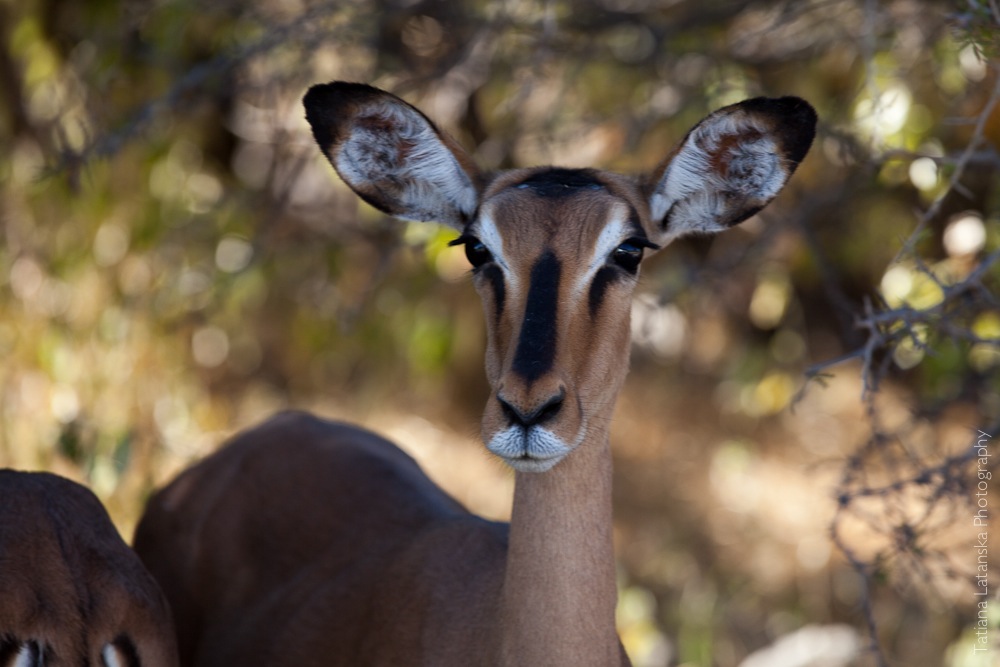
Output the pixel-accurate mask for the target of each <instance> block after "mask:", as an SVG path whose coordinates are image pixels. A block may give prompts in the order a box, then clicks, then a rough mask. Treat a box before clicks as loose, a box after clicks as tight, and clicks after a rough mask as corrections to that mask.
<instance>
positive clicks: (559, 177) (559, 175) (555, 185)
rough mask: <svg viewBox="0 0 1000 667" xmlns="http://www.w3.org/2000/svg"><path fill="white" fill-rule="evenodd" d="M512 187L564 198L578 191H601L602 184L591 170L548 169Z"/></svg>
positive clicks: (540, 194) (537, 172)
mask: <svg viewBox="0 0 1000 667" xmlns="http://www.w3.org/2000/svg"><path fill="white" fill-rule="evenodd" d="M514 187H515V188H518V189H519V190H524V189H530V190H531V191H532V192H534V193H535V194H536V195H539V196H541V197H566V196H569V195H574V194H576V193H577V192H579V191H580V190H602V189H604V183H602V182H601V180H600V179H599V178H598V177H597V172H595V171H594V170H593V169H563V168H561V167H549V168H548V169H543V170H541V171H536V172H535V173H534V174H532V175H531V176H528V177H527V178H525V179H524V180H523V181H521V182H520V183H517V184H516V185H514Z"/></svg>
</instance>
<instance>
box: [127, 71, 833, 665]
mask: <svg viewBox="0 0 1000 667" xmlns="http://www.w3.org/2000/svg"><path fill="white" fill-rule="evenodd" d="M304 102H305V108H306V117H307V119H308V121H309V123H310V125H311V127H312V131H313V134H314V136H315V138H316V140H317V143H318V144H319V147H320V149H321V150H322V151H323V153H324V154H325V155H326V157H327V158H328V159H329V160H330V162H331V164H332V165H333V166H334V168H335V169H336V171H337V172H338V173H339V174H340V176H341V178H343V180H344V181H345V182H346V183H347V185H348V186H350V187H351V188H352V189H353V190H354V191H355V192H356V193H357V194H358V195H359V196H360V197H362V198H363V199H365V200H366V201H368V202H369V203H371V204H372V205H374V206H375V207H377V208H379V209H381V210H382V211H385V212H386V213H388V214H390V215H393V216H396V217H398V218H402V219H406V220H420V221H437V222H440V223H442V224H445V225H449V226H451V227H453V228H454V229H455V230H457V231H458V233H459V234H460V236H459V237H458V239H456V244H458V245H462V246H464V248H465V252H466V255H467V257H468V258H469V261H470V262H471V264H472V266H473V270H472V273H473V283H474V285H475V287H476V290H477V291H478V292H479V294H480V296H481V297H482V301H483V308H484V317H485V319H486V323H487V332H488V340H487V350H486V375H487V379H488V380H489V383H490V386H491V388H492V393H491V396H490V398H489V400H488V402H487V405H486V408H485V411H484V415H483V422H482V435H483V440H484V442H485V444H486V447H487V448H488V449H489V451H490V452H492V453H493V454H494V455H496V456H497V457H499V458H500V459H501V460H503V461H504V462H505V463H506V464H508V465H509V466H510V467H511V468H512V469H513V470H514V471H515V476H516V477H515V490H514V504H513V510H512V515H511V516H512V518H511V522H510V525H509V526H507V525H505V524H497V523H491V522H488V521H485V520H483V519H480V518H478V517H476V516H473V515H471V514H470V513H468V512H467V511H466V510H465V509H464V508H462V507H461V506H460V505H459V504H458V503H456V502H455V501H454V500H452V499H451V498H449V497H448V496H447V495H446V494H445V493H444V492H442V491H441V490H440V489H439V488H438V487H437V486H435V485H434V484H433V483H432V482H431V481H430V480H429V479H428V478H427V477H426V476H425V475H424V474H423V473H422V472H421V471H420V469H419V468H418V466H417V465H416V464H415V463H414V461H413V460H412V459H410V458H409V457H408V456H407V455H405V454H403V453H402V452H401V451H400V450H399V449H398V448H396V447H395V446H394V445H392V444H391V443H389V442H387V441H385V440H383V439H382V438H379V437H378V436H376V435H373V434H372V433H369V432H367V431H364V430H361V429H358V428H356V427H352V426H348V425H345V424H337V423H330V422H325V421H321V420H319V419H316V418H314V417H311V416H309V415H305V414H301V413H289V414H284V415H280V416H278V417H276V418H274V419H272V420H270V421H268V422H267V423H265V424H263V425H262V426H260V427H258V428H256V429H253V430H251V431H248V432H246V433H243V434H241V435H239V436H237V437H236V438H235V439H234V440H233V441H232V442H230V443H229V444H228V445H226V446H225V447H224V448H222V449H221V450H220V451H219V452H217V453H216V454H214V455H212V456H210V457H208V458H207V459H206V460H205V461H203V462H201V463H199V464H198V465H196V466H194V467H193V468H192V469H190V470H188V471H187V472H185V473H183V474H182V475H181V476H180V477H179V478H178V479H177V480H175V481H174V482H173V483H172V484H171V485H169V486H168V487H167V488H165V489H164V490H163V491H161V492H160V493H159V494H157V495H156V496H155V497H154V498H153V499H152V500H151V502H150V504H149V507H148V509H147V512H146V515H145V516H144V518H143V520H142V522H141V525H140V527H139V530H138V532H137V537H136V548H137V550H138V551H139V553H140V555H141V556H142V558H143V560H144V561H145V562H146V564H147V565H148V566H149V568H150V570H151V571H152V572H153V574H154V575H155V576H156V577H157V579H158V580H159V581H160V583H161V585H162V586H163V588H164V590H165V592H166V595H167V597H168V598H169V599H170V602H171V604H172V606H173V609H174V613H175V616H176V618H177V625H178V634H179V639H180V652H181V660H182V664H184V665H203V666H206V667H207V666H209V665H212V666H221V665H247V664H254V665H317V666H318V665H344V666H347V665H351V666H356V665H435V666H445V667H447V666H451V665H454V666H462V667H466V666H470V665H509V666H511V667H513V666H517V667H534V666H543V665H558V666H566V667H586V666H594V667H598V666H600V667H607V666H608V665H619V664H627V662H628V659H627V657H626V656H625V654H624V651H623V650H622V648H621V645H620V643H619V641H618V638H617V635H616V633H615V625H614V612H615V603H616V591H615V563H614V553H613V547H612V535H611V532H612V516H611V453H610V447H609V440H608V428H609V423H610V419H611V413H612V410H613V407H614V403H615V399H616V397H617V394H618V392H619V390H620V388H621V384H622V382H623V381H624V378H625V375H626V371H627V368H628V356H629V312H630V305H631V297H632V293H633V290H634V289H635V285H636V282H637V278H638V273H639V265H640V262H641V260H642V259H643V256H644V255H645V254H647V253H648V252H650V251H655V250H657V249H659V248H661V247H663V246H664V245H666V244H667V243H669V242H670V241H672V240H673V239H675V238H678V237H680V236H683V235H686V234H691V233H699V234H709V233H715V232H719V231H723V230H725V229H727V228H729V227H731V226H733V225H735V224H738V223H739V222H742V221H743V220H745V219H746V218H748V217H749V216H751V215H753V214H754V213H756V212H757V211H759V210H760V209H761V208H762V207H763V206H765V205H766V204H767V203H768V202H769V201H771V199H773V198H774V197H775V196H776V195H777V194H778V192H779V191H780V190H781V188H782V187H783V186H784V185H785V183H786V182H787V180H788V178H789V177H790V176H791V174H792V172H793V171H794V170H795V168H796V166H797V165H798V163H799V162H800V161H801V160H802V158H803V157H804V156H805V154H806V152H807V151H808V149H809V146H810V144H811V142H812V138H813V134H814V127H815V121H816V117H815V113H814V112H813V110H812V108H811V107H809V105H808V104H806V103H805V102H803V101H802V100H799V99H797V98H780V99H764V98H757V99H753V100H747V101H745V102H742V103H740V104H736V105H732V106H730V107H726V108H724V109H721V110H719V111H717V112H715V113H714V114H712V115H710V116H709V117H708V118H706V119H705V120H704V121H702V122H701V123H700V124H698V125H697V126H696V127H695V128H694V129H692V130H691V132H690V133H689V134H688V135H687V137H686V138H685V139H684V141H683V142H681V144H680V146H679V147H678V148H677V149H676V150H675V151H673V152H672V153H671V154H670V155H668V156H667V158H666V159H665V160H664V161H663V162H662V163H661V164H660V165H659V166H658V167H657V168H656V169H654V170H653V171H652V172H651V173H649V174H647V175H644V176H642V177H638V178H632V177H626V176H622V175H619V174H614V173H611V172H606V171H599V170H593V169H560V168H552V167H536V168H531V169H518V170H511V171H504V172H499V173H494V174H484V173H481V172H480V171H478V170H477V169H476V167H475V166H474V164H473V162H472V160H471V159H470V158H469V156H468V155H466V153H465V152H464V151H462V149H461V148H459V147H458V145H457V144H456V143H455V142H454V141H453V140H452V139H451V138H450V137H448V136H447V135H445V134H444V133H442V132H441V131H440V130H439V129H438V128H437V127H436V126H435V125H434V124H433V123H432V122H431V121H430V120H428V119H427V118H426V117H425V116H424V115H423V114H422V113H421V112H420V111H418V110H417V109H415V108H414V107H412V106H410V105H409V104H407V103H406V102H404V101H403V100H401V99H399V98H397V97H395V96H394V95H391V94H389V93H386V92H384V91H381V90H378V89H375V88H371V87H369V86H366V85H362V84H351V83H332V84H326V85H320V86H315V87H313V88H312V89H311V90H310V91H309V93H308V94H307V95H306V97H305V101H304Z"/></svg>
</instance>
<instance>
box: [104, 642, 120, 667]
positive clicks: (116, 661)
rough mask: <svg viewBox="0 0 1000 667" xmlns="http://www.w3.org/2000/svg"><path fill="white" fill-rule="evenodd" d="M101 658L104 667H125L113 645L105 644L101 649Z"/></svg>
mask: <svg viewBox="0 0 1000 667" xmlns="http://www.w3.org/2000/svg"><path fill="white" fill-rule="evenodd" d="M101 658H102V659H103V660H104V667H125V662H124V661H122V659H121V654H120V653H119V652H118V648H117V647H116V646H115V645H114V644H105V645H104V648H103V649H101Z"/></svg>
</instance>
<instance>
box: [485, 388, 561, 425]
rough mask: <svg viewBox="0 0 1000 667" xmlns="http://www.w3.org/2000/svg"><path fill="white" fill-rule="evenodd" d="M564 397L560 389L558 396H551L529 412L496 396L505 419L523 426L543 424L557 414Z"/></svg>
mask: <svg viewBox="0 0 1000 667" xmlns="http://www.w3.org/2000/svg"><path fill="white" fill-rule="evenodd" d="M565 398H566V391H565V390H561V391H560V392H559V395H558V396H553V397H552V398H550V399H549V400H547V401H546V402H545V403H543V404H542V405H540V406H538V407H537V408H535V409H534V410H532V411H530V412H524V411H522V410H520V409H518V408H516V407H514V406H513V405H511V404H510V403H508V402H507V401H505V400H504V399H503V398H502V397H500V396H497V400H498V401H500V409H501V410H503V414H504V416H505V417H507V421H509V422H510V423H511V424H517V425H519V426H524V427H525V428H528V427H530V426H537V425H539V424H543V423H545V422H547V421H549V420H550V419H552V418H553V417H555V416H556V415H557V414H559V410H560V409H561V408H562V404H563V400H564V399H565Z"/></svg>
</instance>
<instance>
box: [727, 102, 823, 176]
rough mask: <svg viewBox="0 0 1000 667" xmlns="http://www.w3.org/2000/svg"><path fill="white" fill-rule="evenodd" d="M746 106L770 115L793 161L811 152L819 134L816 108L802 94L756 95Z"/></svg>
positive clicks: (748, 109)
mask: <svg viewBox="0 0 1000 667" xmlns="http://www.w3.org/2000/svg"><path fill="white" fill-rule="evenodd" d="M743 108H744V109H745V110H746V111H749V112H751V113H755V114H760V115H761V116H764V117H765V118H768V119H770V121H771V122H772V123H773V127H774V129H775V131H776V133H777V135H778V137H779V138H780V141H781V143H782V148H783V149H784V152H785V155H786V157H787V158H788V160H789V161H790V162H791V163H792V164H793V165H798V163H799V162H801V161H802V159H803V158H804V157H805V156H806V153H808V152H809V148H810V146H812V142H813V139H814V138H815V137H816V121H817V118H818V117H817V115H816V110H815V109H813V107H812V105H811V104H809V103H808V102H806V101H805V100H804V99H802V98H801V97H793V96H790V95H789V96H786V97H757V98H754V99H752V100H747V101H746V102H744V106H743Z"/></svg>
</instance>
